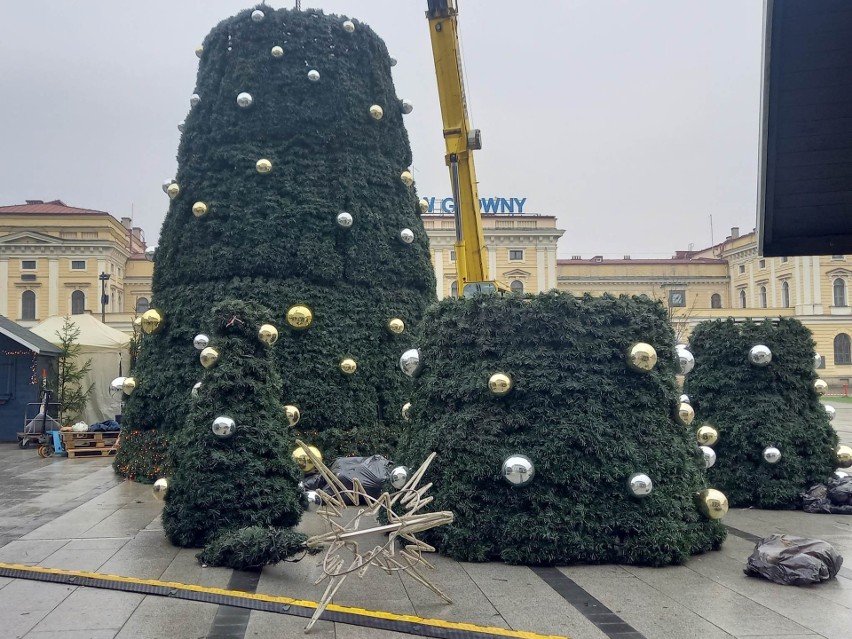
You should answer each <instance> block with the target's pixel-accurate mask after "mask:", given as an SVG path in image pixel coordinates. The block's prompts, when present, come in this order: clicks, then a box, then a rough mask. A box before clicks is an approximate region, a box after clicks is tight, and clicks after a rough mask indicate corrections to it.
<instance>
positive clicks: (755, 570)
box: [744, 535, 843, 586]
mask: <svg viewBox="0 0 852 639" xmlns="http://www.w3.org/2000/svg"><path fill="white" fill-rule="evenodd" d="M842 565H843V557H841V556H840V554H839V553H838V552H837V551H836V550H835V549H834V547H833V546H832V545H831V544H829V543H828V542H826V541H823V540H822V539H807V538H805V537H794V536H792V535H770V536H769V537H764V538H763V539H759V540H758V541H757V543H756V544H755V546H754V552H752V553H751V556H750V557H749V558H748V562H747V564H746V568H745V571H744V572H745V574H747V575H748V576H750V577H764V578H766V579H769V580H770V581H774V582H775V583H776V584H782V585H786V586H807V585H810V584H815V583H819V582H821V581H827V580H829V579H832V578H834V576H835V575H836V574H837V572H838V571H839V570H840V567H841V566H842Z"/></svg>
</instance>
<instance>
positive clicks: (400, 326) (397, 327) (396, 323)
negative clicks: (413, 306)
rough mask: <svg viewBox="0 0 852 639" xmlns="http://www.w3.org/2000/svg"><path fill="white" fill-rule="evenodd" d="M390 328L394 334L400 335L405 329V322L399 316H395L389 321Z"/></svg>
mask: <svg viewBox="0 0 852 639" xmlns="http://www.w3.org/2000/svg"><path fill="white" fill-rule="evenodd" d="M388 330H389V331H390V332H391V333H393V334H394V335H399V334H400V333H402V331H404V330H405V322H403V321H402V320H401V319H399V318H398V317H394V318H392V319H391V320H390V321H389V322H388Z"/></svg>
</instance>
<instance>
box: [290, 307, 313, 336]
mask: <svg viewBox="0 0 852 639" xmlns="http://www.w3.org/2000/svg"><path fill="white" fill-rule="evenodd" d="M313 321H314V314H313V313H312V312H311V309H309V308H308V307H307V306H302V305H301V304H297V305H296V306H291V307H290V308H288V309H287V323H288V324H289V325H290V326H292V327H293V328H296V329H299V330H304V329H306V328H308V326H310V325H311V322H313Z"/></svg>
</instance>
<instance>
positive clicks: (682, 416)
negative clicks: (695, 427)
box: [676, 402, 695, 426]
mask: <svg viewBox="0 0 852 639" xmlns="http://www.w3.org/2000/svg"><path fill="white" fill-rule="evenodd" d="M676 419H677V423H678V424H680V425H681V426H689V425H690V424H691V423H692V420H693V419H695V410H693V408H692V406H690V405H689V404H687V403H686V402H681V403H680V404H678V406H677V416H676Z"/></svg>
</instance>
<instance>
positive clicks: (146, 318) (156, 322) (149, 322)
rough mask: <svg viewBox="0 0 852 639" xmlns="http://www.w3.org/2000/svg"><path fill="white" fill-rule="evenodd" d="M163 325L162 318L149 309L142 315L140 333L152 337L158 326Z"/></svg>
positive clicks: (154, 310)
mask: <svg viewBox="0 0 852 639" xmlns="http://www.w3.org/2000/svg"><path fill="white" fill-rule="evenodd" d="M162 323H163V316H162V314H161V313H160V311H158V310H157V309H155V308H149V309H148V310H147V311H145V312H144V313H142V332H143V333H145V335H152V334H153V333H156V332H157V331H158V330H159V329H160V326H161V325H162Z"/></svg>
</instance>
